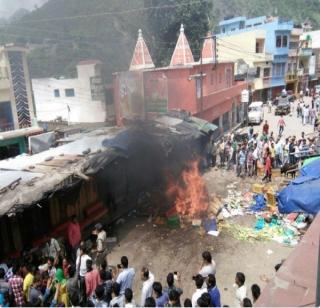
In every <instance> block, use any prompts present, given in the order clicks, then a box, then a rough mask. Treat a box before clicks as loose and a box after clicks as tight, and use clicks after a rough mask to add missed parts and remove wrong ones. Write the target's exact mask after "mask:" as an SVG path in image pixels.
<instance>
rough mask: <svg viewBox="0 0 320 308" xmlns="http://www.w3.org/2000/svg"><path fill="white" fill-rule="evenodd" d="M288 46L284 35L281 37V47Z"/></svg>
mask: <svg viewBox="0 0 320 308" xmlns="http://www.w3.org/2000/svg"><path fill="white" fill-rule="evenodd" d="M287 46H288V37H287V36H286V35H284V36H283V37H282V47H287Z"/></svg>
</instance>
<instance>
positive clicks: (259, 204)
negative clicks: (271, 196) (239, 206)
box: [250, 194, 266, 212]
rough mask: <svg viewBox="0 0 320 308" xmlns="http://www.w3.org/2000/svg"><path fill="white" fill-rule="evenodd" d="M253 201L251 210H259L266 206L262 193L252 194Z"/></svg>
mask: <svg viewBox="0 0 320 308" xmlns="http://www.w3.org/2000/svg"><path fill="white" fill-rule="evenodd" d="M254 201H255V203H254V204H253V205H252V206H251V207H250V210H251V211H253V212H260V211H263V210H264V209H265V208H266V199H265V197H264V195H263V194H258V195H255V196H254Z"/></svg>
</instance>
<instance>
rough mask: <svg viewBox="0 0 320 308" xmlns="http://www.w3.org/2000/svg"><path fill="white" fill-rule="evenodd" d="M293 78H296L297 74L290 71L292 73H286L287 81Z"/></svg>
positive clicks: (293, 79)
mask: <svg viewBox="0 0 320 308" xmlns="http://www.w3.org/2000/svg"><path fill="white" fill-rule="evenodd" d="M295 80H297V74H294V73H292V74H287V75H286V81H287V82H288V81H295Z"/></svg>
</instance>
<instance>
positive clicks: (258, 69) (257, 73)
mask: <svg viewBox="0 0 320 308" xmlns="http://www.w3.org/2000/svg"><path fill="white" fill-rule="evenodd" d="M260 69H261V68H260V66H258V67H257V70H256V76H255V77H256V78H260Z"/></svg>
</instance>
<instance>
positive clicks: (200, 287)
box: [191, 274, 208, 307]
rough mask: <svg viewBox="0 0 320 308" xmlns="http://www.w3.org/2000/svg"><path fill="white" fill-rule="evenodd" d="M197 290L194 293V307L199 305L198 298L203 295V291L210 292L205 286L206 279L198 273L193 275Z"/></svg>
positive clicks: (192, 300)
mask: <svg viewBox="0 0 320 308" xmlns="http://www.w3.org/2000/svg"><path fill="white" fill-rule="evenodd" d="M193 280H194V282H195V285H196V288H197V290H196V291H195V292H194V293H193V294H192V299H191V302H192V307H197V300H198V299H199V298H200V297H201V295H202V294H203V293H206V292H208V290H207V288H206V287H203V283H204V279H203V277H202V276H201V275H200V274H198V275H196V276H195V277H193Z"/></svg>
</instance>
